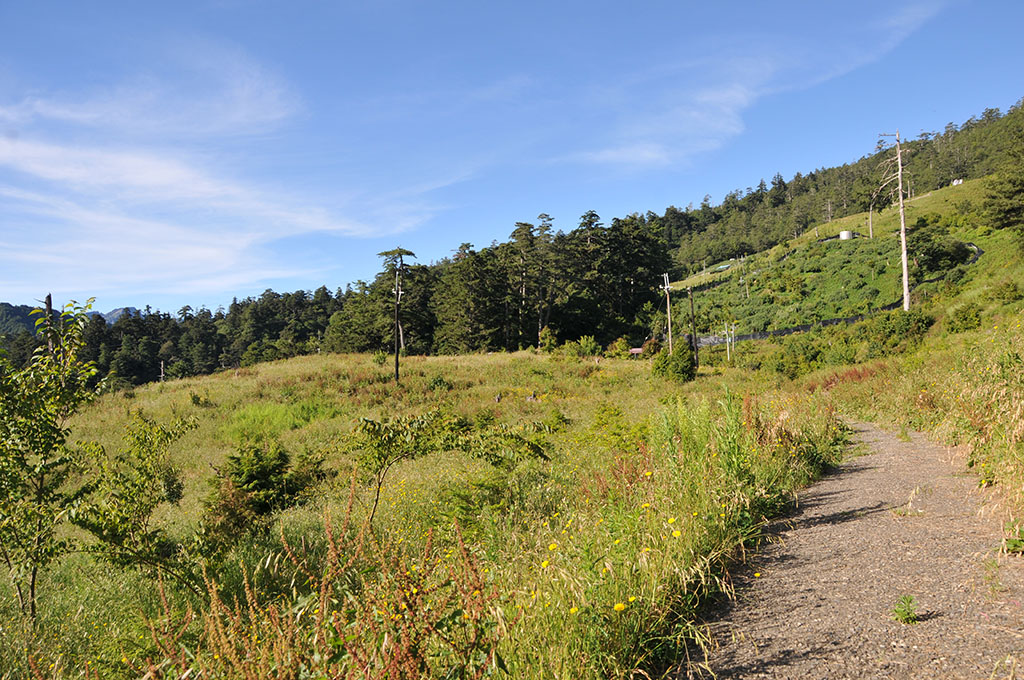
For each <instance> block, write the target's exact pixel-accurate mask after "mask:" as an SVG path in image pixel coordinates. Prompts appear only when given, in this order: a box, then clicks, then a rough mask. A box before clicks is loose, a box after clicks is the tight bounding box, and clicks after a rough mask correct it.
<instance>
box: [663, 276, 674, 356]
mask: <svg viewBox="0 0 1024 680" xmlns="http://www.w3.org/2000/svg"><path fill="white" fill-rule="evenodd" d="M662 276H664V277H665V285H664V286H662V289H663V290H664V291H665V307H666V311H667V312H668V353H669V354H672V298H671V297H670V296H669V291H670V290H672V287H671V286H670V285H669V283H668V274H662Z"/></svg>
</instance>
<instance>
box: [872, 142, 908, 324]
mask: <svg viewBox="0 0 1024 680" xmlns="http://www.w3.org/2000/svg"><path fill="white" fill-rule="evenodd" d="M879 136H881V137H895V138H896V158H895V159H892V160H895V162H896V174H895V175H894V176H890V177H889V179H888V180H887V181H886V182H885V184H883V185H882V187H884V186H885V185H886V184H888V183H889V182H892V181H893V180H894V179H895V180H896V194H897V196H898V197H899V202H900V256H901V257H902V259H903V311H904V312H908V311H910V268H909V266H908V264H907V214H906V211H905V210H904V207H903V149H902V147H901V146H900V131H899V130H898V129H897V130H896V133H895V134H882V135H879ZM890 162H891V161H890ZM882 187H879V189H881V188H882Z"/></svg>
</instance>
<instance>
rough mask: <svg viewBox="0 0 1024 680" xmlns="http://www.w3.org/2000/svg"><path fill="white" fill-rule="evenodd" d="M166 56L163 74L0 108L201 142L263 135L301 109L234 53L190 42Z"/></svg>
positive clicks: (6, 113) (11, 113)
mask: <svg viewBox="0 0 1024 680" xmlns="http://www.w3.org/2000/svg"><path fill="white" fill-rule="evenodd" d="M162 57H163V59H162V61H164V62H165V63H166V64H167V66H166V67H165V68H164V70H163V71H155V70H152V69H150V70H147V71H142V72H139V73H134V74H131V75H128V76H125V78H124V79H123V80H122V81H121V82H117V83H114V84H111V85H108V86H106V87H102V88H99V89H98V90H95V91H90V92H87V93H80V92H60V91H58V92H49V93H42V94H40V93H36V94H32V95H29V96H26V97H24V98H22V99H21V100H20V101H16V102H13V103H8V104H3V103H0V120H3V121H6V122H7V123H14V124H19V125H31V124H33V123H36V122H40V121H41V122H44V123H49V124H53V123H64V124H69V125H73V126H86V127H91V128H96V129H102V130H108V131H111V132H116V133H117V134H118V135H119V136H122V137H123V136H129V137H137V136H150V137H159V138H161V139H167V138H169V137H170V138H175V137H179V138H180V137H184V138H189V139H197V138H202V137H207V136H210V135H250V134H255V133H261V132H265V131H267V130H269V129H273V128H274V127H275V126H277V125H279V124H281V123H282V122H284V121H286V120H288V119H289V118H291V117H292V116H294V115H295V114H297V113H298V112H300V111H301V110H302V102H301V99H300V97H299V96H298V94H297V93H296V92H294V90H293V89H292V88H291V87H289V86H288V85H287V83H286V82H285V80H284V79H283V78H282V77H281V76H279V75H277V74H275V73H273V72H272V71H270V70H269V69H267V68H265V67H263V66H261V65H259V64H257V63H256V62H255V61H253V60H252V59H250V58H249V57H248V56H247V55H246V54H245V53H244V52H242V51H241V50H238V49H236V48H231V47H228V46H225V45H218V44H215V43H211V42H208V41H201V40H197V39H193V40H190V41H188V42H187V43H184V44H181V43H179V44H175V45H173V46H168V47H166V48H165V49H164V50H163V52H162Z"/></svg>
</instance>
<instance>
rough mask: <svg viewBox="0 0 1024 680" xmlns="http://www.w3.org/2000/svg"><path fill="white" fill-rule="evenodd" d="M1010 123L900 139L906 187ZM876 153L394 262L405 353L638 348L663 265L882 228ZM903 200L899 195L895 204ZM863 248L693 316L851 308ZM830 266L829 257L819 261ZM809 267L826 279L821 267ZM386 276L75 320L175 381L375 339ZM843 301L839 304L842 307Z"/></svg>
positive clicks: (975, 166) (673, 267)
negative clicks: (545, 342) (871, 220)
mask: <svg viewBox="0 0 1024 680" xmlns="http://www.w3.org/2000/svg"><path fill="white" fill-rule="evenodd" d="M1022 120H1024V111H1022V110H1021V106H1020V105H1019V104H1017V105H1015V106H1013V107H1011V109H1010V110H1009V111H1008V112H1007V113H1006V114H1005V115H1004V114H1002V113H1000V112H999V111H998V110H997V109H987V110H985V111H984V112H983V113H982V114H981V115H980V116H979V117H977V118H971V119H970V120H968V121H965V122H964V123H963V124H962V125H959V126H957V125H955V124H953V123H950V124H949V125H947V126H946V128H945V130H943V131H942V132H941V133H939V132H935V133H923V134H922V135H921V136H920V138H919V139H917V140H913V141H910V142H908V143H907V144H906V145H905V148H904V158H905V159H906V163H907V165H906V168H905V170H906V172H905V174H906V176H907V178H908V185H909V189H910V197H911V198H912V199H915V198H917V197H920V199H919V200H920V202H921V203H922V205H923V204H924V203H925V202H926V194H928V193H929V192H931V191H933V190H935V189H938V188H940V187H945V186H948V185H949V184H950V183H951V182H952V181H953V180H959V179H966V180H971V179H975V178H980V177H984V176H987V175H989V174H991V173H993V172H996V171H998V170H1000V168H1002V167H1003V166H1005V165H1007V164H1009V165H1011V166H1013V165H1014V164H1016V167H1019V165H1020V163H1019V160H1020V159H1019V157H1020V154H1021V153H1022V152H1021V151H1020V148H1019V142H1014V140H1015V139H1017V138H1018V137H1019V136H1020V128H1021V126H1022ZM890 153H891V152H890V151H887V150H884V149H883V150H879V151H877V152H876V153H874V154H871V155H869V156H865V157H864V158H862V159H860V160H858V161H856V162H854V163H851V164H847V165H843V166H841V167H835V168H825V169H818V170H814V171H812V172H809V173H807V174H800V173H798V174H797V175H795V176H794V177H792V178H791V179H790V180H789V181H786V180H785V179H783V178H782V177H781V176H779V175H777V176H776V177H775V178H773V180H772V182H771V186H770V187H769V186H768V185H767V184H766V183H765V182H764V181H762V182H760V184H759V185H758V187H757V188H756V189H754V188H750V189H748V190H746V191H745V192H744V191H739V190H737V191H735V192H732V193H730V194H729V195H727V196H726V197H725V200H723V202H722V203H721V204H719V205H712V204H711V199H710V197H707V198H706V199H705V201H704V202H703V203H702V204H701V206H700V207H698V208H693V207H692V206H691V207H688V208H686V209H684V210H680V209H677V208H675V207H669V208H668V209H667V210H666V211H665V212H664V213H663V214H658V213H655V212H647V213H646V214H643V215H641V214H638V213H636V214H632V215H628V216H626V217H622V218H613V219H612V220H611V221H610V223H609V224H607V225H605V224H603V223H602V221H601V218H600V217H599V216H598V215H597V214H596V213H594V212H593V211H588V212H587V213H585V214H584V215H583V216H582V217H581V218H580V220H579V223H578V226H577V227H576V228H574V229H572V230H570V231H568V232H563V231H555V229H554V224H553V221H552V219H551V217H550V216H548V215H546V214H541V215H539V216H538V217H537V220H536V222H535V223H530V222H519V223H516V224H515V225H514V228H513V231H512V232H511V234H510V235H509V239H508V240H507V241H506V242H504V243H495V244H492V245H490V246H486V247H482V248H475V247H474V246H473V245H471V244H468V243H466V244H462V245H461V246H460V247H459V248H458V250H457V252H456V253H455V255H453V256H452V257H451V258H446V259H444V260H442V261H440V262H436V263H431V264H427V265H423V264H414V265H410V266H408V269H407V271H406V272H405V277H406V280H405V285H404V286H403V287H404V292H405V296H404V298H403V317H402V319H403V320H402V326H403V328H402V330H403V333H402V340H403V345H404V347H405V351H406V352H407V353H411V354H431V353H432V354H455V353H465V352H476V351H498V350H506V351H514V350H517V349H520V348H525V347H531V346H533V347H536V346H538V345H539V343H541V332H542V331H543V329H544V328H547V329H548V334H549V336H550V337H552V338H553V339H554V341H555V342H556V343H564V342H570V341H571V342H575V341H577V340H578V339H579V338H581V337H583V336H593V337H594V338H595V339H596V340H597V341H598V342H599V343H601V344H602V345H608V344H609V343H612V342H613V341H615V340H617V339H618V338H620V337H622V338H624V342H626V344H628V345H631V346H638V345H639V344H640V343H642V342H643V341H644V340H645V339H646V338H647V337H649V336H650V335H651V334H652V330H653V331H654V332H655V334H656V332H657V330H658V326H657V324H658V320H659V315H658V311H657V310H658V302H659V300H658V295H657V286H658V285H659V283H660V280H661V279H660V277H661V275H662V273H663V272H673V273H674V274H676V275H688V274H693V273H695V272H698V271H701V270H703V269H706V268H707V265H709V264H710V263H713V262H719V261H722V260H727V259H728V258H739V257H742V256H745V255H751V254H753V253H757V252H761V251H765V250H767V249H769V248H772V247H775V246H778V247H780V249H785V248H788V247H790V246H791V245H794V244H797V245H798V244H800V243H802V242H804V241H806V240H808V239H810V238H818V237H819V236H818V234H820V235H821V236H824V235H834V234H835V230H837V229H838V228H839V227H840V226H843V228H853V229H854V230H857V231H860V232H863V233H866V231H867V229H866V222H867V218H866V216H865V215H863V214H862V213H864V212H865V211H868V210H871V211H872V215H875V216H876V217H877V215H876V213H878V212H879V211H884V213H883V216H882V218H881V223H882V224H883V225H884V224H885V223H886V222H888V223H890V224H891V223H892V219H893V218H892V213H893V212H894V211H893V210H891V209H888V208H887V206H888V204H890V203H891V202H892V200H893V196H892V195H891V194H886V193H881V194H880V193H879V192H878V187H879V186H880V185H881V184H882V182H883V178H882V176H881V170H880V169H879V165H880V161H881V160H882V159H883V158H884V157H886V156H887V155H888V154H890ZM1015 159H1016V160H1015ZM998 176H999V177H1000V179H999V180H998V183H999V187H1001V188H1000V189H999V191H998V192H997V193H999V194H1000V195H1003V196H1006V197H1007V198H1006V199H1005V203H1006V205H1005V206H1004V208H1003V209H1001V210H1000V211H999V213H1000V214H1001V215H1005V224H1015V223H1019V218H1020V214H1019V210H1020V208H1019V205H1018V206H1017V207H1016V208H1015V207H1014V206H1015V205H1017V204H1016V203H1015V199H1014V196H1017V195H1019V193H1020V191H1019V190H1020V188H1021V187H1020V180H1019V177H1018V175H1017V174H1014V173H1005V172H1004V173H1001V174H1000V175H998ZM968 184H970V182H968ZM956 188H960V187H956ZM968 193H969V192H968ZM962 200H963V201H967V200H970V201H971V203H972V206H970V207H967V208H965V209H963V210H961V211H960V212H961V213H963V214H965V215H968V216H969V215H970V213H971V212H972V211H975V210H977V209H978V207H979V205H980V203H979V201H978V200H977V198H976V197H972V198H964V199H962ZM990 200H991V201H996V200H997V199H995V198H993V199H990ZM915 204H916V202H915V201H914V200H912V201H911V206H914V205H915ZM912 210H913V208H912ZM929 210H937V208H929ZM1014 210H1017V212H1016V213H1015V212H1014ZM940 212H941V211H940ZM914 219H916V217H915V218H914ZM1015 220H1016V222H1015ZM992 226H994V227H1001V226H1004V223H1002V222H1000V223H995V222H993V223H992ZM811 227H814V228H813V229H811ZM882 228H883V229H884V226H883V227H882ZM811 234H814V236H811ZM787 244H788V245H787ZM856 247H857V246H852V247H851V248H849V249H854V248H856ZM861 247H864V246H861ZM876 247H877V248H878V251H877V252H874V253H871V254H867V253H865V255H869V256H870V259H871V264H870V270H868V269H863V267H867V266H868V265H866V264H862V265H858V266H860V267H862V269H863V271H861V272H860V273H861V274H862V276H861V279H862V280H861V281H859V282H857V281H850V282H849V283H850V285H849V286H847V288H846V289H845V290H844V289H842V288H836V289H833V290H830V291H828V293H829V294H830V299H828V300H826V304H825V305H824V306H819V305H818V304H817V303H816V302H815V303H813V304H812V303H810V302H808V303H807V304H800V302H801V301H802V300H804V298H806V297H808V296H807V294H806V293H807V290H806V289H810V288H812V287H813V285H814V284H813V282H811V281H810V279H809V277H808V275H810V274H812V273H814V272H811V271H793V272H791V273H792V275H791V276H789V277H788V278H785V279H783V278H779V279H778V280H765V281H763V282H762V283H764V284H765V291H764V292H763V293H762V294H761V295H760V296H759V297H758V298H752V299H754V303H752V304H755V305H756V304H758V303H759V302H763V305H761V307H762V308H761V309H749V310H747V309H740V308H738V309H737V310H736V313H732V312H730V311H728V310H723V311H722V312H721V313H720V314H719V313H717V312H716V313H709V314H708V315H706V318H705V321H706V322H707V324H708V327H711V324H712V323H713V322H714V323H716V324H717V322H719V321H722V320H725V318H726V317H730V316H732V317H734V319H735V320H737V321H741V322H742V323H747V319H748V318H749V319H750V320H751V326H752V327H755V326H758V325H764V324H765V323H766V322H767V321H768V319H769V318H774V314H769V313H767V312H766V311H765V309H767V308H768V306H772V305H779V306H781V307H785V308H786V310H785V311H784V313H783V314H784V316H785V317H786V318H787V319H788V321H787V323H789V322H792V321H795V320H797V319H799V320H800V321H801V322H804V321H806V320H809V319H808V318H807V317H809V316H810V317H813V316H814V314H816V313H817V311H816V310H818V309H819V308H820V310H822V311H821V313H829V314H831V313H832V312H831V311H830V310H831V309H833V308H835V309H838V308H841V307H846V308H851V307H852V308H856V309H864V308H867V307H868V306H869V305H871V304H872V302H871V300H870V296H871V295H873V294H875V293H874V291H876V290H877V291H878V295H879V296H887V295H888V293H889V288H890V286H891V285H893V284H892V278H893V277H892V276H891V274H890V268H891V266H892V265H891V262H892V258H891V257H889V256H888V255H887V253H888V252H889V251H888V250H885V248H883V246H882V245H881V244H877V245H876ZM782 254H783V253H782V252H779V253H777V256H781V255H782ZM883 256H885V257H886V260H887V265H886V269H885V270H884V271H883V270H882V269H881V264H880V263H881V259H880V258H882V257H883ZM856 259H861V258H860V256H859V255H858V257H857V258H856ZM748 263H749V258H748ZM832 265H835V266H839V265H838V264H837V263H836V262H833V263H831V264H829V263H823V266H832ZM810 266H813V264H811V265H810ZM923 266H925V267H927V265H923ZM933 266H939V267H941V264H938V263H933ZM751 271H753V270H751ZM825 272H826V270H825V269H823V270H822V273H823V274H824V273H825ZM794 277H797V278H794ZM817 278H818V279H819V280H823V281H825V282H826V285H827V283H828V279H827V277H825V276H819V277H817ZM801 282H803V283H801ZM393 284H394V271H393V264H388V263H385V267H384V271H382V272H381V273H380V274H379V275H378V276H377V277H376V278H375V279H374V280H373V281H370V282H364V281H357V282H355V283H353V284H351V285H350V286H348V287H346V288H345V289H338V290H337V291H334V292H332V291H330V290H329V289H328V288H326V287H321V288H319V289H317V290H316V291H313V292H308V291H295V292H293V293H277V292H274V291H271V290H268V291H265V292H264V293H263V294H262V295H260V296H258V297H253V298H247V299H245V300H235V301H233V302H232V304H231V305H230V306H229V307H228V309H226V310H217V311H210V310H207V309H200V310H194V309H192V308H190V307H188V306H185V307H183V308H182V309H180V310H178V312H177V313H176V314H175V315H173V316H172V315H170V314H167V313H161V312H155V313H154V312H152V311H151V310H145V311H143V312H135V313H130V314H125V315H123V316H122V317H121V318H120V319H118V320H117V321H116V322H115V323H114V324H113V325H112V326H108V325H107V324H106V323H104V322H103V321H102V320H101V319H98V318H94V319H93V321H92V323H91V324H90V325H89V327H88V329H87V334H86V335H87V337H86V345H87V349H86V354H87V356H88V357H89V358H90V359H92V360H94V361H96V363H97V366H98V369H99V373H98V375H99V376H100V377H102V376H107V375H111V376H116V377H117V378H118V380H119V381H120V382H121V384H123V385H130V384H140V383H144V382H149V381H152V380H156V379H158V378H159V376H160V375H161V367H162V370H163V374H164V375H165V376H170V377H186V376H192V375H203V374H206V373H210V372H213V371H216V370H223V369H227V368H234V367H238V366H248V365H252V364H255V363H258V362H260V361H272V360H276V359H282V358H288V357H293V356H299V355H304V354H311V353H316V352H319V351H333V352H372V351H378V350H386V349H387V348H388V347H389V346H390V343H391V310H390V307H389V304H388V303H389V301H390V298H391V289H392V287H393ZM854 285H856V286H857V287H856V288H853V287H852V286H854ZM802 289H803V290H802ZM734 293H736V294H737V295H738V291H734ZM751 294H752V295H753V292H752V293H751ZM744 295H746V290H745V288H744ZM846 297H850V298H852V299H853V300H854V302H853V303H852V304H850V303H847V302H845V299H846ZM815 300H817V298H815ZM886 301H889V300H888V299H887V300H886ZM716 304H717V303H716ZM883 304H884V303H883ZM733 306H735V305H733ZM876 306H877V304H876ZM739 307H744V305H740V306H739ZM826 310H828V311H826ZM24 311H25V310H23V309H22V310H18V311H17V314H15V315H14V316H12V315H11V313H10V310H8V309H7V308H0V347H5V348H6V349H7V352H8V355H9V357H10V359H11V360H12V361H13V362H14V363H16V364H18V365H24V364H25V363H27V361H28V359H29V357H30V355H31V352H32V350H33V349H34V348H35V347H36V346H37V343H38V339H37V338H35V337H34V336H33V335H32V334H31V333H30V332H29V331H28V330H26V327H25V326H24V325H23V323H21V322H23V321H24V320H23V319H21V318H20V316H19V317H18V318H15V316H18V314H20V315H21V316H23V312H24ZM741 313H742V314H741ZM719 317H722V318H719ZM741 317H742V318H741ZM652 327H653V328H652ZM19 330H20V331H21V332H19Z"/></svg>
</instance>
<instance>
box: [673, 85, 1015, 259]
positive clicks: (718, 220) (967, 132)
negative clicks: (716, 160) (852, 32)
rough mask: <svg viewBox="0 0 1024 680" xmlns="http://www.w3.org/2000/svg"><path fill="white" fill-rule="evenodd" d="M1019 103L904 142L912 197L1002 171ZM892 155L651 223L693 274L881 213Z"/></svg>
mask: <svg viewBox="0 0 1024 680" xmlns="http://www.w3.org/2000/svg"><path fill="white" fill-rule="evenodd" d="M1022 103H1024V100H1022V101H1019V102H1017V104H1015V105H1014V106H1013V107H1011V108H1010V110H1009V111H1008V112H1007V113H1006V114H1005V115H1004V114H1002V113H1000V111H999V109H985V111H984V112H982V114H981V116H980V117H972V118H970V119H968V120H967V121H965V122H964V123H963V124H962V125H959V126H957V125H956V124H954V123H949V124H947V125H946V128H945V129H944V130H943V131H942V132H922V133H921V134H920V136H919V137H918V138H917V139H914V140H911V141H909V142H907V143H906V144H904V146H903V151H904V163H905V168H904V174H905V181H906V183H907V189H908V192H909V195H910V197H911V198H912V197H914V196H917V195H921V194H924V193H926V192H928V191H932V190H933V189H937V188H939V187H943V186H948V185H949V184H951V183H952V182H953V181H954V180H960V179H974V178H978V177H984V176H986V175H989V174H992V173H994V172H996V171H998V170H999V169H1000V168H1001V167H1003V166H1004V165H1005V164H1006V163H1007V162H1008V161H1010V160H1011V159H1012V154H1011V152H1010V150H1011V149H1012V148H1013V146H1014V140H1015V139H1019V137H1020V135H1021V130H1022V128H1024V111H1022V110H1021V105H1022ZM879 132H892V131H891V130H889V131H883V130H880V131H879ZM891 153H892V152H891V151H890V150H888V149H878V150H876V151H875V152H874V153H872V154H870V155H867V156H864V157H863V158H861V159H860V160H858V161H856V162H854V163H849V164H845V165H842V166H839V167H834V168H822V169H818V170H814V171H812V172H809V173H807V174H801V173H797V174H796V175H794V176H793V177H792V178H791V179H790V180H789V181H786V180H785V179H783V177H782V176H781V175H778V174H777V175H775V177H774V178H772V180H771V183H770V184H768V183H766V182H765V181H764V180H763V179H762V180H761V182H760V183H759V184H758V185H757V186H756V187H747V189H746V190H742V189H737V190H736V191H733V192H732V193H730V194H728V195H727V196H726V197H725V200H723V201H722V203H721V204H719V205H717V206H714V205H712V204H711V197H710V196H705V198H704V201H703V202H702V203H701V205H700V206H699V207H697V208H694V207H693V206H689V207H687V208H686V209H684V210H680V209H677V208H675V207H670V208H668V210H666V211H665V213H664V214H663V215H661V216H659V217H656V218H655V219H656V221H658V222H660V223H661V224H662V226H663V228H664V233H665V238H666V239H667V240H668V242H669V243H671V244H672V245H673V247H674V248H675V250H674V253H673V259H674V263H675V265H676V267H678V271H679V272H681V273H693V272H695V271H698V270H699V269H700V268H701V267H702V265H703V264H704V263H705V262H706V263H708V264H710V263H712V262H717V261H720V260H726V259H729V258H731V257H739V256H741V255H748V254H750V253H756V252H760V251H762V250H766V249H768V248H770V247H771V246H774V245H776V244H778V243H782V242H783V241H785V240H787V239H790V238H795V237H796V236H797V235H799V234H801V233H803V232H804V231H806V230H807V229H808V228H809V227H811V226H813V225H814V224H819V223H827V222H830V221H832V220H834V219H836V218H839V217H844V216H847V215H852V214H854V213H860V212H867V211H868V210H869V208H871V209H873V210H876V211H878V210H883V209H884V208H885V207H886V206H888V205H891V204H892V202H893V201H894V200H895V195H894V194H890V193H889V192H887V191H883V192H879V191H878V188H879V186H881V185H882V184H883V182H884V172H883V170H882V168H881V165H882V161H883V160H884V159H885V158H886V157H887V156H890V155H891ZM865 231H866V225H865Z"/></svg>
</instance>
